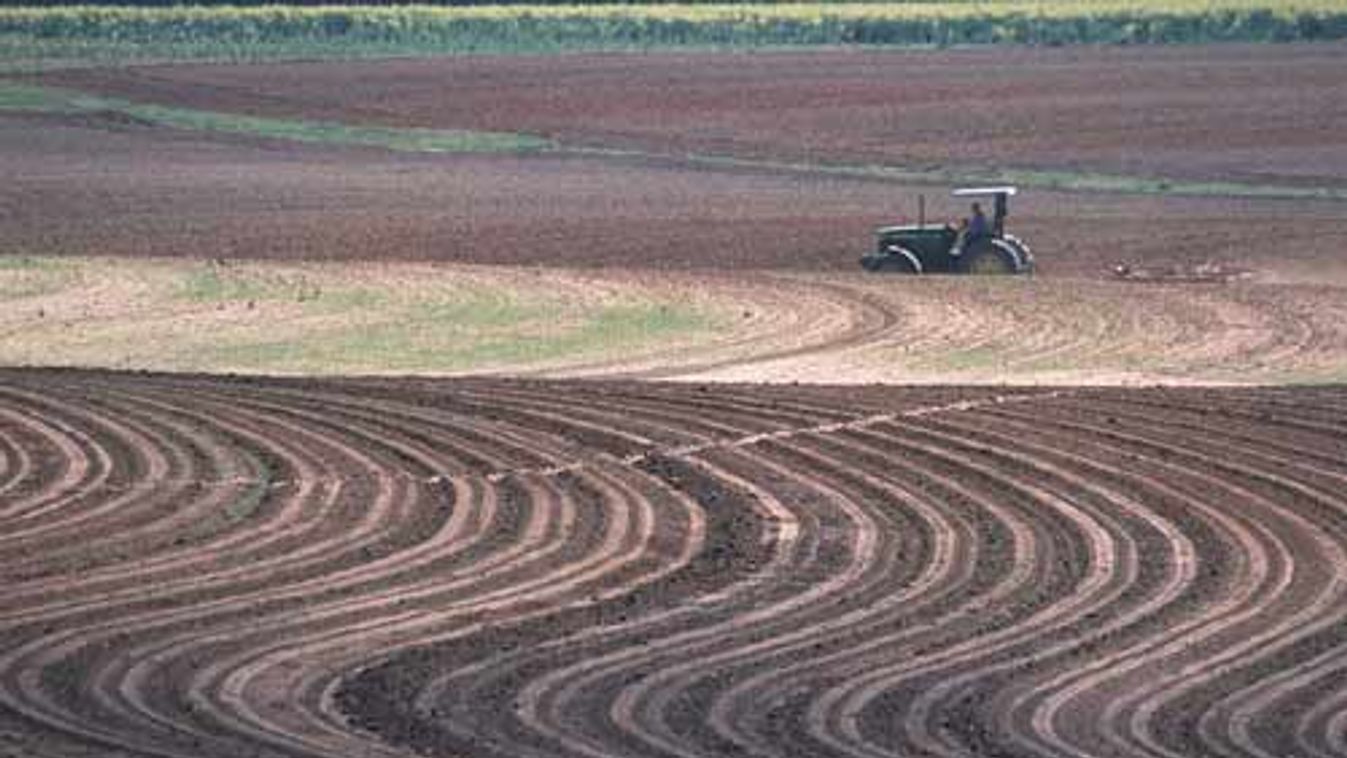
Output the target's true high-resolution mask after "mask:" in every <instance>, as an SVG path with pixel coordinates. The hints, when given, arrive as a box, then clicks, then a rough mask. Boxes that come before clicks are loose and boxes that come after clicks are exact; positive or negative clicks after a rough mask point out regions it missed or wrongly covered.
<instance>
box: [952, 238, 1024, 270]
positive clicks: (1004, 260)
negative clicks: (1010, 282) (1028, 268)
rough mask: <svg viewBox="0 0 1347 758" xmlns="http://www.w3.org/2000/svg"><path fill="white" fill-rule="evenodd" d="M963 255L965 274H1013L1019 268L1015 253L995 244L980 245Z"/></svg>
mask: <svg viewBox="0 0 1347 758" xmlns="http://www.w3.org/2000/svg"><path fill="white" fill-rule="evenodd" d="M962 257H963V261H962V264H963V265H962V268H963V272H964V273H965V274H975V275H979V276H997V275H1003V274H1013V273H1015V272H1016V271H1018V270H1019V266H1017V265H1016V262H1015V257H1014V255H1013V254H1012V253H1010V252H1008V251H1006V250H1002V249H1001V248H999V247H997V246H996V245H994V244H986V245H978V246H977V247H975V248H973V249H972V250H969V251H968V252H967V253H964V255H963V256H962Z"/></svg>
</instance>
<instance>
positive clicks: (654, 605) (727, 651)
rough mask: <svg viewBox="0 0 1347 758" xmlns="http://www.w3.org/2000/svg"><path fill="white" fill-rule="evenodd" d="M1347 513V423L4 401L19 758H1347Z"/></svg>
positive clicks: (245, 392)
mask: <svg viewBox="0 0 1347 758" xmlns="http://www.w3.org/2000/svg"><path fill="white" fill-rule="evenodd" d="M1045 346H1046V347H1047V349H1057V348H1056V347H1054V346H1053V345H1052V344H1051V343H1045ZM1344 484H1347V393H1345V392H1344V390H1343V389H1342V388H1337V387H1320V388H1306V389H1292V388H1267V389H1256V388H1253V389H1238V390H1235V389H1232V390H1196V389H1194V390H1176V389H1169V390H1162V389H1151V390H1141V389H1130V390H1128V389H1063V390H1054V391H1050V392H1045V391H1042V390H1030V389H1025V390H1018V389H1005V388H996V389H992V388H938V387H925V388H918V387H908V388H866V387H818V386H799V387H762V386H747V385H721V386H716V387H706V386H699V385H696V384H641V383H634V382H620V381H603V382H566V381H548V380H503V379H490V378H477V379H465V380H446V381H434V380H347V381H342V380H332V381H315V380H282V379H276V380H250V379H230V378H211V377H193V376H172V375H132V374H111V373H98V372H79V371H41V370H3V371H0V577H3V582H0V748H3V751H5V752H6V753H7V754H13V755H18V756H28V755H72V756H73V755H85V754H90V753H97V754H104V755H121V756H132V755H137V756H207V757H208V756H235V755H258V756H318V755H382V756H394V755H405V754H408V752H409V751H420V752H426V753H430V754H437V755H470V756H483V757H487V756H512V757H513V756H519V757H521V758H522V757H525V756H608V755H617V754H620V755H630V756H722V755H752V756H788V757H794V756H800V757H801V758H803V756H881V755H882V756H888V755H894V754H909V753H911V754H926V755H981V756H992V755H996V756H1003V755H1004V756H1061V755H1080V754H1094V755H1138V756H1140V755H1212V756H1216V755H1220V756H1227V755H1232V756H1233V755H1239V756H1246V755H1249V756H1253V755H1259V756H1265V755H1287V754H1293V753H1295V754H1305V755H1315V756H1332V755H1347V750H1344V747H1347V746H1345V745H1344V741H1345V740H1347V737H1344V733H1345V732H1347V715H1345V714H1347V685H1344V684H1343V679H1342V673H1343V671H1344V670H1347V663H1345V661H1347V631H1344V630H1347V623H1344V622H1347V611H1345V610H1344V608H1347V602H1344V601H1347V495H1344V494H1343V493H1344V492H1345V491H1347V488H1344ZM222 514H230V515H227V516H226V515H222Z"/></svg>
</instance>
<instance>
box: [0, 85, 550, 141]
mask: <svg viewBox="0 0 1347 758" xmlns="http://www.w3.org/2000/svg"><path fill="white" fill-rule="evenodd" d="M5 110H10V111H41V112H60V113H81V112H101V113H107V112H112V113H120V114H123V115H125V116H128V117H130V118H132V119H135V120H137V121H141V122H144V123H146V124H149V125H159V126H165V127H169V128H173V129H184V130H191V131H203V132H219V133H226V134H237V135H244V136H250V137H259V138H263V139H279V140H290V141H295V142H317V143H326V144H338V145H362V146H368V147H379V148H384V149H387V150H397V151H407V152H421V153H482V152H490V153H502V152H504V153H517V152H527V151H532V150H541V149H544V148H547V147H550V146H551V144H552V143H550V142H549V141H548V140H545V139H542V138H540V137H534V136H530V135H525V134H512V133H504V132H474V131H460V130H445V129H402V128H393V127H379V126H351V125H347V124H340V123H333V122H323V121H305V120H297V119H279V118H262V117H258V116H244V115H238V114H232V113H219V112H215V111H201V110H193V109H188V108H171V107H167V106H162V105H148V104H140V103H132V102H129V101H126V100H121V99H118V98H104V97H95V96H92V95H86V94H84V93H81V92H75V91H72V90H66V89H61V88H56V87H39V86H33V85H28V84H19V83H16V82H4V81H0V111H5Z"/></svg>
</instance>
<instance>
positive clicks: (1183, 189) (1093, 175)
mask: <svg viewBox="0 0 1347 758" xmlns="http://www.w3.org/2000/svg"><path fill="white" fill-rule="evenodd" d="M575 152H585V153H588V154H593V155H605V154H606V155H612V156H615V157H616V156H621V155H626V156H632V157H635V156H639V155H641V153H638V152H634V151H619V150H604V149H601V148H600V149H591V148H585V149H582V150H576V151H575ZM679 158H680V159H682V160H686V161H688V162H690V163H694V164H697V165H701V166H706V167H707V168H721V169H726V168H734V169H749V170H766V171H786V172H794V173H800V174H828V175H831V176H841V177H855V178H864V179H885V180H890V181H894V182H899V183H904V184H933V185H941V186H948V185H1001V184H1013V185H1017V186H1020V187H1027V188H1035V189H1046V190H1060V191H1069V192H1106V193H1112V194H1123V195H1174V196H1186V197H1243V198H1251V199H1257V198H1262V199H1291V200H1347V187H1309V186H1286V185H1276V184H1247V183H1242V182H1214V181H1213V182H1204V181H1185V180H1179V179H1168V178H1165V177H1155V176H1127V175H1122V174H1103V173H1098V172H1090V171H1043V170H1036V169H1017V168H994V169H978V168H971V167H942V168H933V169H916V168H908V167H904V166H883V165H876V164H869V165H858V164H846V163H799V162H789V161H771V160H762V159H756V158H735V157H731V156H719V155H681V156H679Z"/></svg>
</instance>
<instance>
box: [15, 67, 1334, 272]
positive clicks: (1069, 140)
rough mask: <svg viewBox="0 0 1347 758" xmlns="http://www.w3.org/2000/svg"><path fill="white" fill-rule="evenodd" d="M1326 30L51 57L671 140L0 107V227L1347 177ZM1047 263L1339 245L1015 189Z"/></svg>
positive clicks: (509, 217) (505, 227)
mask: <svg viewBox="0 0 1347 758" xmlns="http://www.w3.org/2000/svg"><path fill="white" fill-rule="evenodd" d="M1343 52H1344V48H1343V47H1342V46H1340V45H1314V46H1294V45H1292V46H1280V45H1276V46H1260V47H1242V46H1236V47H1225V46H1212V47H1204V48H1172V49H1171V48H1162V49H1154V48H1151V49H1127V48H1116V49H1115V48H1104V49H1088V50H1076V49H1062V50H1007V49H1001V50H961V51H942V52H869V53H855V52H841V51H822V52H809V53H769V54H761V53H759V54H743V55H731V54H705V53H696V54H653V55H574V56H551V57H527V56H524V57H499V58H493V57H471V58H460V59H434V60H394V61H378V62H341V63H292V64H267V65H256V66H170V67H143V68H132V69H113V70H103V69H97V70H84V71H64V72H54V73H51V74H49V75H46V76H45V77H44V80H45V81H48V82H50V83H53V84H60V85H66V86H73V87H78V88H81V89H86V90H89V91H92V92H99V93H103V94H111V95H119V96H125V97H129V98H132V99H135V100H138V101H147V102H158V103H167V104H173V105H182V106H189V107H196V108H206V109H215V110H224V111H230V112H244V113H254V114H263V115H270V116H286V117H304V118H314V119H333V120H342V121H347V122H360V123H380V124H393V125H406V126H435V127H443V128H475V129H493V130H505V131H523V132H531V133H538V134H543V135H546V136H549V137H553V138H556V139H558V140H560V141H561V142H562V143H563V144H567V145H590V146H594V145H601V146H604V147H627V148H636V149H639V150H641V151H644V152H646V153H653V154H662V155H667V156H670V157H669V158H667V159H663V160H661V159H655V158H649V157H648V158H644V159H638V158H631V159H613V158H606V159H605V158H595V157H591V158H579V157H571V158H563V157H558V156H526V157H470V158H464V157H445V156H425V155H417V156H398V155H390V154H387V153H384V152H380V151H375V150H342V149H333V148H325V147H298V146H295V145H291V144H278V143H259V142H249V141H247V140H240V139H237V138H221V137H218V136H203V135H189V134H180V133H172V132H169V131H166V130H158V129H146V128H143V127H139V126H136V125H134V124H126V123H124V122H122V121H112V122H107V121H105V122H100V120H99V119H97V118H90V117H87V116H79V117H63V116H35V115H31V114H29V115H8V116H0V161H2V162H3V165H4V169H5V174H6V178H7V181H6V182H5V183H4V186H3V187H0V209H3V212H2V213H3V215H0V229H2V230H3V233H4V234H3V236H4V239H5V242H6V249H7V250H8V251H16V252H53V251H68V252H76V253H98V252H106V253H110V254H119V255H124V254H131V255H142V254H144V255H193V256H202V257H229V256H235V255H238V256H257V257H316V258H417V259H426V258H431V259H444V260H455V261H478V262H492V263H497V262H499V263H530V264H531V263H555V262H561V263H566V264H577V265H596V264H602V265H616V264H620V265H624V266H639V267H654V268H664V267H674V268H705V267H715V268H727V267H728V268H804V269H836V270H853V269H854V267H855V259H856V258H857V256H858V255H859V253H860V252H862V251H863V250H865V249H867V248H868V247H869V246H870V244H871V240H870V236H869V235H870V230H871V229H872V228H873V227H874V226H875V225H877V224H881V223H886V222H892V221H895V220H910V219H911V218H912V217H913V216H914V215H915V210H916V194H918V193H919V192H925V193H927V194H929V195H931V198H930V201H931V202H930V205H931V213H932V215H933V216H935V217H939V218H954V217H956V216H959V215H963V214H964V213H966V209H964V208H963V207H962V206H961V205H959V204H955V203H953V202H952V201H950V200H949V199H948V198H945V197H944V196H943V195H944V192H945V189H946V188H945V187H931V188H926V189H917V188H914V187H911V186H902V185H900V184H895V183H894V182H891V181H890V182H885V181H877V180H859V179H846V178H838V177H829V176H824V175H820V174H818V173H816V172H814V173H811V172H803V173H783V172H773V171H768V170H749V169H739V170H732V169H714V170H712V169H710V168H708V167H706V166H704V165H697V164H688V163H686V162H684V161H681V160H679V159H678V157H677V156H679V155H681V154H682V153H684V152H685V151H693V152H697V153H707V154H728V155H734V156H739V157H749V158H755V157H767V158H772V159H784V160H796V159H806V160H811V161H821V162H827V161H841V162H852V163H855V162H861V163H869V162H882V163H886V164H898V165H915V166H918V167H930V166H933V165H939V166H946V167H955V168H959V167H963V168H970V167H971V168H978V167H985V166H988V165H1010V166H1020V167H1028V168H1040V169H1041V168H1065V169H1070V170H1078V169H1088V170H1098V171H1105V172H1114V173H1127V174H1140V175H1145V174H1150V173H1155V172H1159V173H1162V174H1164V175H1167V176H1177V177H1207V178H1218V179H1227V180H1242V181H1251V182H1254V183H1258V182H1273V183H1280V184H1302V183H1307V184H1316V185H1326V186H1336V187H1342V186H1344V185H1345V184H1347V159H1345V158H1344V156H1347V144H1345V143H1347V136H1344V135H1347V131H1344V130H1342V129H1339V128H1337V127H1338V125H1339V124H1341V123H1343V122H1347V113H1344V110H1343V109H1344V108H1347V105H1344V103H1347V92H1345V91H1344V90H1347V83H1345V82H1347V79H1345V78H1344V77H1342V76H1341V75H1340V63H1341V60H1342V56H1343ZM1012 212H1013V214H1014V215H1013V216H1012V218H1011V226H1012V227H1013V229H1014V230H1015V231H1016V232H1018V233H1019V234H1020V235H1021V236H1023V237H1026V238H1027V239H1029V240H1030V241H1031V242H1032V244H1033V245H1034V247H1035V249H1036V251H1038V253H1039V258H1040V262H1041V264H1042V266H1041V270H1042V272H1043V273H1045V274H1048V275H1054V274H1066V275H1096V274H1098V273H1099V272H1101V271H1104V270H1107V269H1109V268H1111V267H1112V266H1113V265H1115V264H1117V263H1120V262H1129V263H1133V264H1153V263H1165V262H1170V261H1178V262H1180V263H1184V264H1194V263H1200V262H1202V261H1206V260H1215V261H1218V262H1220V263H1222V264H1225V265H1231V266H1243V267H1248V268H1255V269H1266V268H1269V267H1274V268H1275V267H1277V266H1279V265H1281V264H1282V263H1284V262H1287V261H1291V262H1306V261H1308V262H1311V263H1317V262H1320V261H1334V260H1337V259H1339V258H1340V257H1341V256H1340V253H1341V251H1342V250H1343V249H1344V247H1347V213H1343V205H1342V203H1340V202H1310V201H1252V200H1229V199H1220V198H1211V199H1192V198H1172V197H1164V198H1160V197H1137V196H1117V195H1107V194H1061V193H1054V192H1046V191H1034V190H1031V191H1029V192H1028V193H1026V194H1025V195H1024V196H1023V197H1022V198H1020V199H1019V202H1017V203H1016V204H1015V206H1014V208H1013V209H1012Z"/></svg>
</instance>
